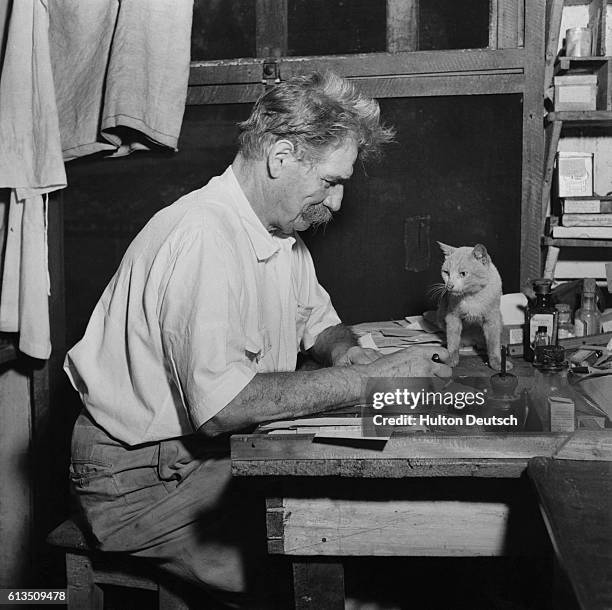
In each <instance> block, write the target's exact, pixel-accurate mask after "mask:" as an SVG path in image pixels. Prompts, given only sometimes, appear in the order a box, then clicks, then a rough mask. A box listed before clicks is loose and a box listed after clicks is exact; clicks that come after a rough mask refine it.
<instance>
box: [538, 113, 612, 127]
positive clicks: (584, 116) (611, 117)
mask: <svg viewBox="0 0 612 610" xmlns="http://www.w3.org/2000/svg"><path fill="white" fill-rule="evenodd" d="M546 121H547V122H552V121H563V122H564V123H565V124H568V125H591V126H603V127H605V126H610V125H612V112H610V111H608V110H564V111H561V112H549V113H548V115H547V116H546Z"/></svg>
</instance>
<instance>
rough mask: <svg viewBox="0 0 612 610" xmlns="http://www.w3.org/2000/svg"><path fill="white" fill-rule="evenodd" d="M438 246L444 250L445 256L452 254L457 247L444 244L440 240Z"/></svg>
mask: <svg viewBox="0 0 612 610" xmlns="http://www.w3.org/2000/svg"><path fill="white" fill-rule="evenodd" d="M438 246H440V250H442V252H443V253H444V257H445V258H446V257H448V256H450V255H451V254H452V253H453V252H454V251H455V250H456V249H457V248H454V247H453V246H447V245H446V244H443V243H442V242H441V241H439V242H438Z"/></svg>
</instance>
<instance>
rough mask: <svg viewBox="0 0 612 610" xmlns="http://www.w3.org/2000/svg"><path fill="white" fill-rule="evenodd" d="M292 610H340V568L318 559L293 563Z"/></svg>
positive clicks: (340, 566) (335, 564)
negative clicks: (293, 608)
mask: <svg viewBox="0 0 612 610" xmlns="http://www.w3.org/2000/svg"><path fill="white" fill-rule="evenodd" d="M293 595H294V599H295V610H344V566H343V565H342V562H340V561H322V560H321V558H319V557H313V558H312V559H303V558H301V559H294V560H293Z"/></svg>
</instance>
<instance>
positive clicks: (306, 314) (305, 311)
mask: <svg viewBox="0 0 612 610" xmlns="http://www.w3.org/2000/svg"><path fill="white" fill-rule="evenodd" d="M313 309H314V307H308V306H307V305H300V304H299V303H298V306H297V310H296V312H295V339H296V347H297V350H298V351H299V350H300V347H301V344H302V339H303V338H304V333H305V332H306V325H307V324H308V320H309V319H310V314H311V313H312V310H313Z"/></svg>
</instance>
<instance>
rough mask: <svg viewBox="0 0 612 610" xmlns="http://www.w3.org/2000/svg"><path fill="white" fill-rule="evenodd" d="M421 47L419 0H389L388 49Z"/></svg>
mask: <svg viewBox="0 0 612 610" xmlns="http://www.w3.org/2000/svg"><path fill="white" fill-rule="evenodd" d="M418 48H419V0H387V51H388V52H389V53H398V52H400V51H416V50H418Z"/></svg>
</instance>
